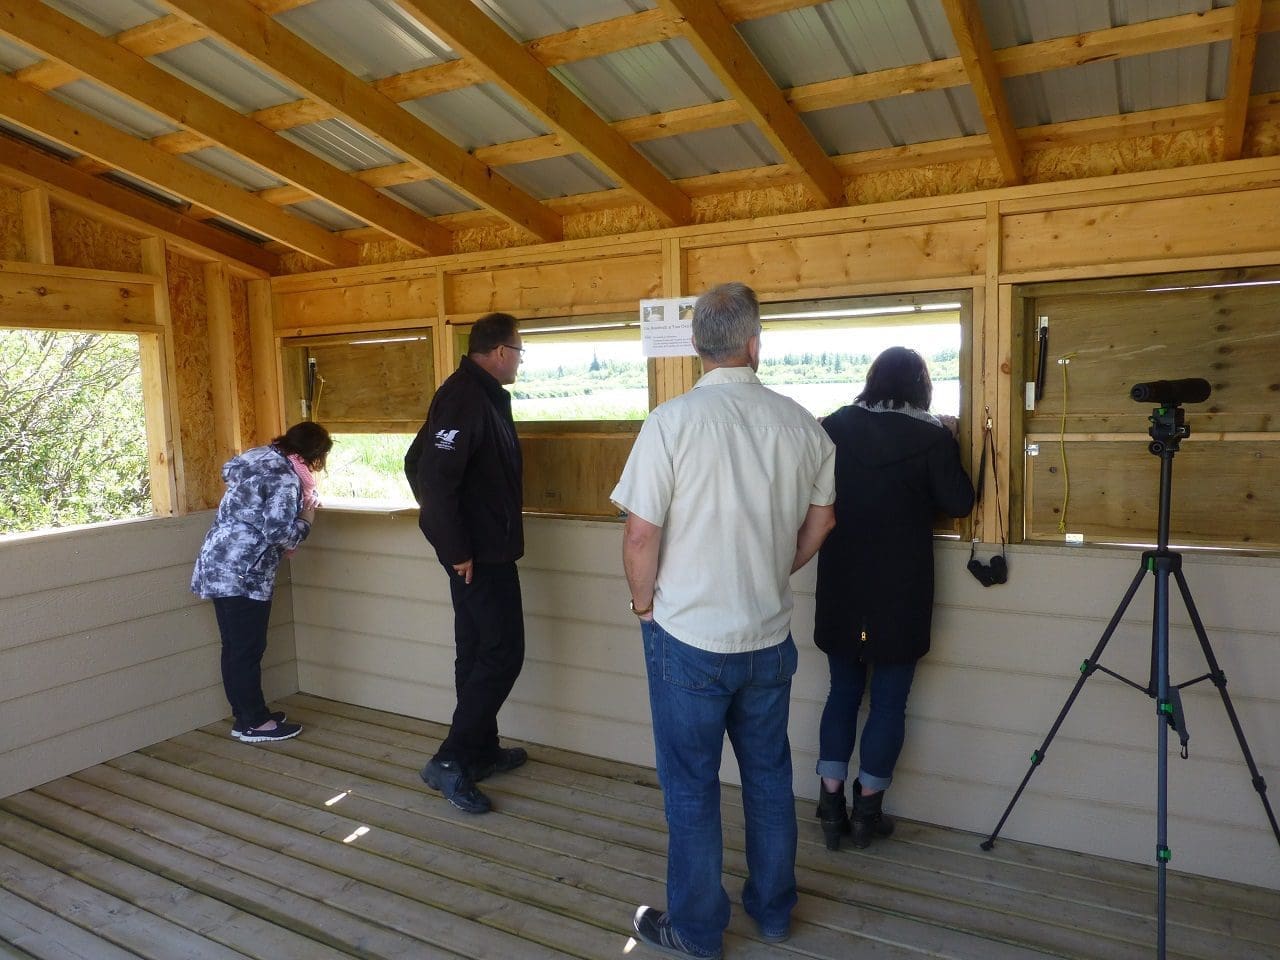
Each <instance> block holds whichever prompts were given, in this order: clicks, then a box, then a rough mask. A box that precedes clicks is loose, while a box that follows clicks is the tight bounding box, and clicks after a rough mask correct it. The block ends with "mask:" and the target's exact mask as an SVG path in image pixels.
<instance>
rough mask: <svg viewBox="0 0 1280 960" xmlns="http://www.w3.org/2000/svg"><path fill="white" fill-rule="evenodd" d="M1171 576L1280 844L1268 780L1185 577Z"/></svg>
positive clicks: (1279, 830)
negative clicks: (1246, 736) (1256, 760)
mask: <svg viewBox="0 0 1280 960" xmlns="http://www.w3.org/2000/svg"><path fill="white" fill-rule="evenodd" d="M1173 575H1174V577H1175V578H1176V579H1177V581H1178V590H1179V592H1180V593H1181V594H1182V602H1183V603H1184V604H1185V605H1186V607H1187V614H1188V615H1189V616H1190V617H1191V625H1192V627H1194V628H1195V631H1196V639H1197V640H1199V641H1200V649H1201V650H1203V651H1204V659H1205V662H1206V663H1207V664H1208V665H1209V679H1210V680H1211V681H1212V682H1213V685H1214V686H1215V687H1217V688H1218V695H1219V696H1220V697H1222V705H1223V706H1224V707H1225V708H1226V710H1227V719H1228V720H1230V721H1231V729H1232V730H1234V731H1235V734H1236V741H1237V742H1238V743H1239V744H1240V752H1241V753H1242V754H1244V762H1245V766H1247V767H1248V768H1249V775H1250V777H1252V778H1253V789H1254V790H1256V791H1258V797H1259V798H1260V799H1261V800H1262V809H1263V810H1264V811H1266V814H1267V819H1268V820H1269V821H1270V822H1271V832H1272V833H1273V834H1275V838H1276V843H1280V824H1277V823H1276V815H1275V811H1273V810H1272V809H1271V801H1269V800H1268V799H1267V781H1266V780H1265V779H1263V776H1262V774H1261V773H1260V772H1259V771H1258V765H1257V764H1256V763H1254V762H1253V753H1252V752H1251V751H1250V750H1249V743H1248V741H1247V740H1245V738H1244V729H1243V728H1242V727H1241V726H1240V718H1239V717H1237V716H1236V708H1235V706H1234V705H1233V704H1232V703H1231V697H1230V696H1228V694H1227V677H1226V675H1225V674H1224V673H1223V672H1222V668H1221V667H1219V666H1218V660H1217V658H1216V657H1215V656H1214V655H1213V648H1212V647H1211V646H1209V636H1208V634H1206V633H1205V629H1204V623H1203V622H1202V621H1201V620H1200V611H1198V610H1197V609H1196V602H1195V600H1193V599H1192V597H1191V588H1190V587H1188V586H1187V580H1186V577H1184V576H1183V575H1182V571H1181V570H1174V572H1173ZM1202 679H1203V678H1202Z"/></svg>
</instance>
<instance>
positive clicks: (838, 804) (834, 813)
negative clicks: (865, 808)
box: [817, 780, 851, 850]
mask: <svg viewBox="0 0 1280 960" xmlns="http://www.w3.org/2000/svg"><path fill="white" fill-rule="evenodd" d="M817 817H818V820H819V821H820V822H821V823H822V836H823V838H824V839H825V840H826V841H827V849H828V850H839V849H840V838H841V837H842V836H847V835H848V834H849V830H850V829H851V827H850V826H849V811H848V810H846V809H845V804H844V784H843V783H842V784H840V789H838V790H837V791H836V792H835V793H828V792H827V788H826V787H824V786H823V785H822V781H821V780H819V781H818V812H817Z"/></svg>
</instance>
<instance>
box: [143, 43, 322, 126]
mask: <svg viewBox="0 0 1280 960" xmlns="http://www.w3.org/2000/svg"><path fill="white" fill-rule="evenodd" d="M147 59H148V60H150V62H151V63H154V64H155V65H156V66H157V67H159V68H160V69H162V70H164V71H165V72H167V73H170V74H172V75H173V76H175V77H177V78H178V79H179V80H182V81H183V82H185V83H189V84H191V86H193V87H195V88H196V89H197V90H201V91H203V92H204V93H207V94H208V95H209V96H211V97H213V98H214V99H215V100H218V101H220V102H221V103H224V104H226V105H227V106H229V107H231V109H233V110H235V111H237V112H238V113H252V112H253V111H254V110H262V109H264V108H265V107H274V106H276V105H278V104H281V103H291V102H293V101H294V100H300V99H302V93H301V91H299V90H295V89H294V88H293V87H291V86H289V85H288V84H287V83H284V82H283V81H281V80H279V79H277V78H276V77H275V76H274V75H273V74H271V73H268V72H267V71H265V70H261V69H259V68H258V67H256V66H254V64H252V63H250V62H249V61H248V60H246V59H245V58H244V57H242V56H240V55H239V54H238V53H236V52H235V51H233V50H232V49H231V48H230V47H228V46H226V45H225V44H223V43H220V42H218V41H216V40H200V41H199V42H197V43H189V44H187V45H186V46H182V47H178V48H177V49H176V50H169V51H167V52H165V53H159V54H156V55H155V56H152V57H148V58H147Z"/></svg>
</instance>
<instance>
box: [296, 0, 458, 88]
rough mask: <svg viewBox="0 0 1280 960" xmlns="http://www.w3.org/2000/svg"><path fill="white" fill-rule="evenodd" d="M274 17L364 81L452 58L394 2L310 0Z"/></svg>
mask: <svg viewBox="0 0 1280 960" xmlns="http://www.w3.org/2000/svg"><path fill="white" fill-rule="evenodd" d="M275 19H276V21H277V22H278V23H280V24H281V25H282V26H285V27H288V28H289V29H290V30H292V31H293V32H294V33H296V34H297V35H298V36H300V37H301V38H302V39H303V40H305V41H307V43H309V44H311V46H313V47H315V48H316V49H317V50H319V51H321V52H322V53H323V54H325V56H327V57H330V58H332V59H333V60H334V61H336V62H337V63H339V64H340V65H342V66H343V67H344V68H345V69H347V70H349V71H350V72H351V73H354V74H355V75H356V76H357V77H360V78H361V79H363V80H377V79H380V78H382V77H389V76H392V75H393V74H397V73H404V72H406V71H408V70H416V69H417V68H418V67H425V66H427V65H428V64H432V63H439V62H441V61H442V60H453V59H455V57H454V55H453V53H452V52H451V51H450V50H449V48H448V46H447V45H446V44H444V43H443V42H442V41H441V40H440V39H439V38H438V37H436V36H435V35H434V34H432V33H431V32H430V31H428V30H427V29H426V28H425V27H423V26H422V25H421V24H420V23H418V21H417V20H415V19H414V18H413V17H411V16H409V15H408V14H406V13H405V12H404V11H403V10H401V9H400V8H399V7H398V6H397V5H396V4H395V3H394V2H392V0H312V2H311V3H307V4H304V5H303V6H301V7H297V8H296V9H293V10H289V11H287V12H285V13H282V14H279V15H278V16H277V17H276V18H275Z"/></svg>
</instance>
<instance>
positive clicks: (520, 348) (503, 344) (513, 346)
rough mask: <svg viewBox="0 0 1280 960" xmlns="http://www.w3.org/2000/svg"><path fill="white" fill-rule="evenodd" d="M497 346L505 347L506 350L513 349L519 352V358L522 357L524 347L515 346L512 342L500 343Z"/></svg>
mask: <svg viewBox="0 0 1280 960" xmlns="http://www.w3.org/2000/svg"><path fill="white" fill-rule="evenodd" d="M499 346H502V347H506V348H507V349H508V350H514V351H516V353H518V354H520V359H522V360H523V359H524V347H517V346H516V345H515V344H514V343H502V344H499Z"/></svg>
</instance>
